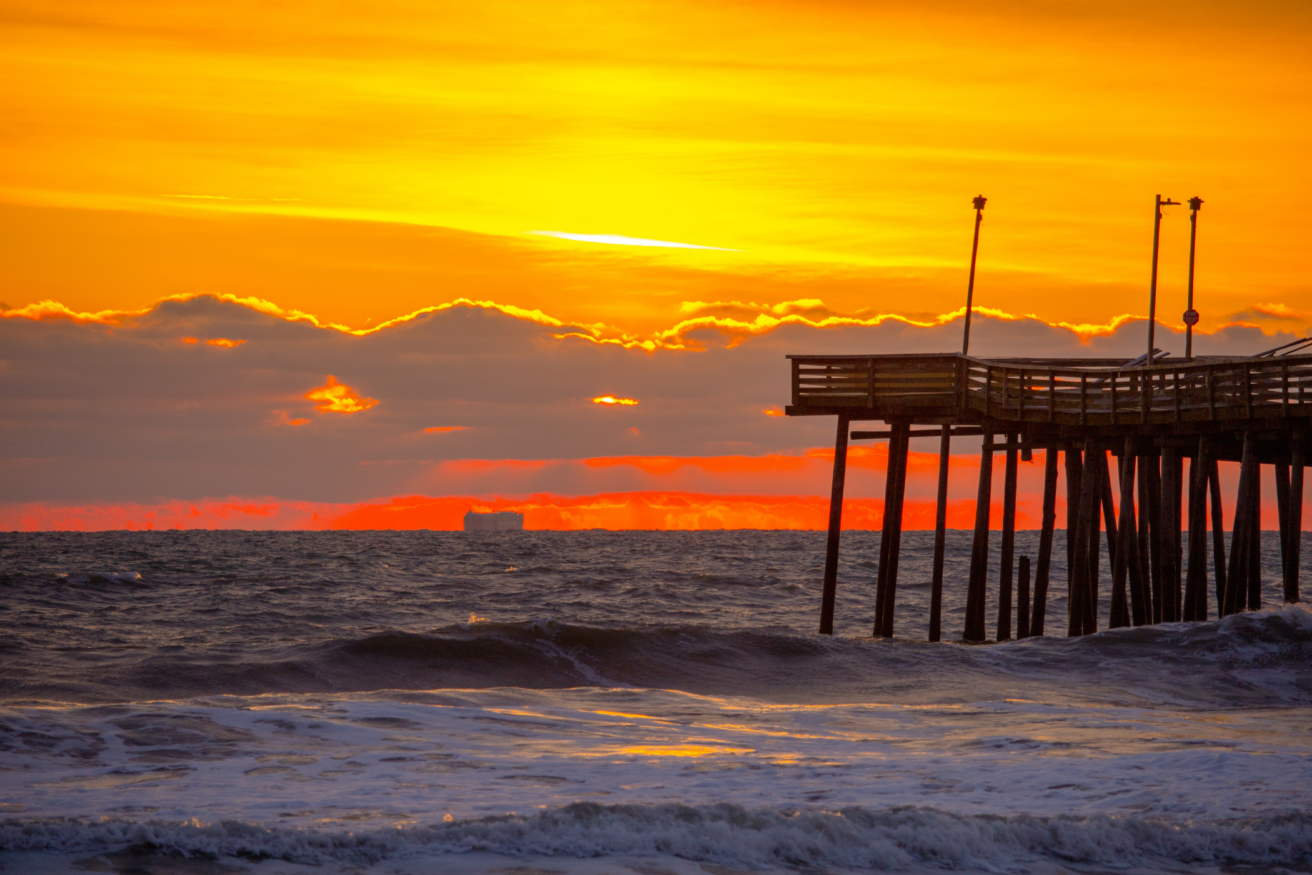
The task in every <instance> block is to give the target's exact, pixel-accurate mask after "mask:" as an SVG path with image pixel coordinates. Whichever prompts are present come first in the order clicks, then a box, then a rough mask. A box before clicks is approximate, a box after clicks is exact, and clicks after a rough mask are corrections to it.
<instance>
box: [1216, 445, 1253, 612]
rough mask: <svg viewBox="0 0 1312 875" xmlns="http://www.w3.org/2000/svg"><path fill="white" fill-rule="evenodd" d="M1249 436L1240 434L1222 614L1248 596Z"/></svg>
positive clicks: (1235, 608)
mask: <svg viewBox="0 0 1312 875" xmlns="http://www.w3.org/2000/svg"><path fill="white" fill-rule="evenodd" d="M1254 444H1255V441H1254V439H1253V433H1252V432H1251V431H1248V432H1244V449H1243V458H1242V461H1241V462H1240V464H1239V490H1238V493H1237V494H1236V496H1235V522H1234V528H1233V529H1232V535H1231V537H1230V562H1229V567H1228V568H1227V569H1226V587H1225V612H1224V614H1223V616H1229V615H1230V614H1235V613H1238V612H1239V611H1242V610H1243V609H1244V606H1245V602H1246V596H1247V594H1248V572H1249V558H1248V553H1249V543H1250V542H1251V540H1252V537H1253V526H1252V521H1251V515H1252V496H1253V481H1254V480H1256V479H1257V450H1256V447H1255V446H1254Z"/></svg>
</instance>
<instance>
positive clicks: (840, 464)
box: [820, 414, 851, 635]
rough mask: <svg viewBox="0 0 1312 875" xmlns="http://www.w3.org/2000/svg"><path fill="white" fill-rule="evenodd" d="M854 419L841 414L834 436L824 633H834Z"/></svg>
mask: <svg viewBox="0 0 1312 875" xmlns="http://www.w3.org/2000/svg"><path fill="white" fill-rule="evenodd" d="M850 427H851V420H850V419H849V418H848V417H847V416H844V415H841V414H840V415H839V417H838V436H837V437H836V438H835V439H834V482H833V487H832V488H831V489H830V492H829V538H828V540H827V541H826V542H825V579H824V590H823V593H822V594H821V596H820V634H821V635H832V634H834V601H835V598H836V595H837V592H838V535H839V532H840V531H841V529H842V527H843V484H844V481H845V480H846V479H847V433H848V430H849V428H850Z"/></svg>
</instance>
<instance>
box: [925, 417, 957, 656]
mask: <svg viewBox="0 0 1312 875" xmlns="http://www.w3.org/2000/svg"><path fill="white" fill-rule="evenodd" d="M951 447H952V431H951V429H950V428H949V427H948V426H946V425H945V426H943V434H942V435H941V436H940V438H939V444H938V503H937V504H936V505H935V507H934V568H933V571H932V572H931V575H932V576H931V578H930V584H929V640H930V641H939V640H941V638H942V631H943V554H944V552H945V550H946V546H947V528H948V462H949V460H950V455H949V452H950V449H951Z"/></svg>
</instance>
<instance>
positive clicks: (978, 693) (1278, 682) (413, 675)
mask: <svg viewBox="0 0 1312 875" xmlns="http://www.w3.org/2000/svg"><path fill="white" fill-rule="evenodd" d="M313 661H314V663H315V670H316V671H318V672H320V673H323V672H327V673H329V674H332V675H334V676H337V675H340V674H350V673H353V672H356V673H359V675H360V677H359V678H358V679H359V680H361V681H363V680H365V678H366V677H374V678H375V679H380V678H377V677H376V675H377V674H378V673H379V672H382V673H384V674H386V675H387V676H388V677H390V678H392V679H393V680H395V679H396V678H399V677H402V676H404V677H405V678H406V679H407V686H408V687H410V688H414V685H415V684H418V685H419V686H422V687H425V688H438V687H465V688H471V687H489V686H514V687H525V688H530V689H546V688H557V687H569V686H609V687H624V686H629V687H643V688H660V689H678V690H683V691H686V692H694V693H705V694H711V695H721V694H737V695H747V696H760V697H765V698H783V699H795V700H813V701H843V700H847V701H850V700H853V699H857V698H863V697H864V698H868V697H870V696H877V697H880V698H881V699H891V700H904V699H906V698H907V696H908V695H913V696H916V695H918V696H922V697H923V696H924V694H925V693H924V690H925V689H926V688H928V686H929V684H928V682H929V681H930V680H931V679H933V686H934V689H935V690H936V691H937V693H938V696H939V699H940V700H941V701H978V700H980V699H983V698H993V697H995V696H997V697H1006V696H1008V695H1012V694H1014V692H1015V691H1016V689H1017V688H1018V687H1021V686H1024V685H1036V686H1043V685H1049V684H1050V685H1051V686H1052V687H1053V688H1054V689H1059V688H1060V689H1065V690H1069V691H1072V692H1074V691H1076V690H1079V691H1081V692H1082V693H1084V694H1087V695H1089V696H1092V697H1094V698H1099V699H1103V700H1105V699H1107V698H1109V697H1110V698H1118V697H1120V698H1125V699H1127V700H1135V701H1141V700H1143V699H1144V698H1152V699H1159V700H1164V701H1169V702H1173V703H1181V704H1189V703H1198V704H1208V705H1223V706H1226V705H1234V706H1239V705H1263V704H1264V705H1278V704H1288V703H1300V702H1307V701H1312V678H1308V677H1307V675H1306V671H1305V668H1306V666H1307V665H1308V664H1309V662H1312V611H1309V610H1308V609H1307V607H1306V606H1303V605H1286V606H1284V607H1282V608H1278V609H1273V610H1268V611H1260V612H1252V613H1245V614H1240V615H1236V616H1232V617H1227V618H1225V619H1223V620H1214V621H1209V622H1205V623H1173V624H1165V625H1160V626H1151V627H1140V628H1138V629H1119V630H1113V631H1107V632H1102V633H1099V634H1096V635H1090V636H1084V637H1079V638H1030V639H1025V640H1023V641H1016V642H1011V643H1008V644H1004V645H1002V646H994V647H982V648H981V647H959V646H952V645H931V644H926V643H923V642H914V641H905V640H893V641H884V640H871V639H854V638H842V637H821V636H815V635H801V634H798V633H797V632H795V631H793V630H789V629H779V628H770V629H756V630H742V631H717V630H712V629H707V628H705V627H696V626H671V627H654V628H647V629H603V628H596V627H590V626H578V625H573V624H569V623H561V622H556V621H532V622H524V623H491V622H477V623H471V624H462V625H459V626H451V627H445V628H441V629H436V630H433V631H432V632H429V633H423V634H420V633H411V632H395V631H394V632H383V633H377V634H373V635H368V636H364V637H361V638H357V639H350V640H345V641H337V642H330V643H326V644H324V645H320V646H318V647H317V648H316V653H315V655H314V657H313ZM944 678H954V679H955V683H945V682H944V680H943V679H944ZM921 680H923V681H925V682H926V683H924V684H921V683H919V681H921ZM360 688H364V687H360Z"/></svg>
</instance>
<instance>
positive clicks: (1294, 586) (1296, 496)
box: [1284, 435, 1304, 603]
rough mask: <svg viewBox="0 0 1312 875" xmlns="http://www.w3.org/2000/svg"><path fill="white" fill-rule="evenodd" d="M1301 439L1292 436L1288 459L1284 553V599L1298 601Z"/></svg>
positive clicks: (1301, 541) (1302, 439) (1300, 531)
mask: <svg viewBox="0 0 1312 875" xmlns="http://www.w3.org/2000/svg"><path fill="white" fill-rule="evenodd" d="M1303 441H1304V437H1303V436H1302V435H1295V436H1294V445H1293V449H1292V452H1291V453H1290V459H1289V512H1288V513H1287V515H1286V516H1287V518H1288V520H1289V549H1288V551H1287V552H1286V553H1285V567H1284V578H1285V581H1284V583H1285V601H1286V602H1291V603H1292V602H1296V601H1298V563H1299V559H1300V558H1301V555H1300V554H1301V553H1302V548H1303Z"/></svg>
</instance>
